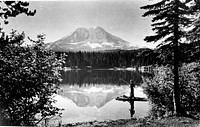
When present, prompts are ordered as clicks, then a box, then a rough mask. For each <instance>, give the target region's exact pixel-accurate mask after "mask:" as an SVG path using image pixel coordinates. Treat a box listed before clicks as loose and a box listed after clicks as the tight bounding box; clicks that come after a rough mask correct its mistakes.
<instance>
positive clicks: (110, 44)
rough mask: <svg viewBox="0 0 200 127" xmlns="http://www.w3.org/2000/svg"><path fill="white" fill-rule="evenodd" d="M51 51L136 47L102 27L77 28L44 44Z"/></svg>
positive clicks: (127, 48) (128, 48) (130, 48)
mask: <svg viewBox="0 0 200 127" xmlns="http://www.w3.org/2000/svg"><path fill="white" fill-rule="evenodd" d="M45 46H46V48H47V49H50V50H53V51H104V50H116V49H121V50H132V49H138V48H139V47H137V46H132V45H131V43H130V42H128V41H125V40H123V39H121V38H119V37H117V36H114V35H112V34H110V33H108V32H107V31H106V30H105V29H103V28H102V27H99V26H97V27H96V28H92V27H90V28H84V27H80V28H77V29H76V30H75V31H74V32H72V33H70V34H68V35H67V36H64V37H62V38H61V39H58V40H57V41H55V42H52V43H48V44H46V45H45Z"/></svg>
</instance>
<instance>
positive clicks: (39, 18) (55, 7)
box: [3, 0, 157, 48]
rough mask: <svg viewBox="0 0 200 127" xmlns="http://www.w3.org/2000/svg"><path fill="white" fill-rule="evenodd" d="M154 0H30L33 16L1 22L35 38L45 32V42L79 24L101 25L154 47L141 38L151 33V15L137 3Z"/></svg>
mask: <svg viewBox="0 0 200 127" xmlns="http://www.w3.org/2000/svg"><path fill="white" fill-rule="evenodd" d="M153 2H155V0H90V1H89V0H73V1H72V0H65V1H29V3H30V5H29V8H30V9H32V10H34V9H36V14H35V16H33V17H31V16H26V15H24V14H22V15H19V16H17V17H15V18H10V19H9V24H8V25H6V26H3V28H4V30H5V31H6V32H9V31H11V29H14V30H17V31H18V32H22V31H24V32H25V34H26V36H29V37H30V38H32V39H36V36H37V35H38V34H42V33H44V34H46V40H45V42H46V43H48V42H54V41H56V40H58V39H60V38H62V37H64V36H67V35H68V34H70V33H72V32H74V31H75V30H76V29H77V28H79V27H86V28H90V27H94V28H95V27H97V26H100V27H102V28H104V29H105V30H106V31H107V32H109V33H111V34H113V35H115V36H117V37H120V38H122V39H123V40H126V41H128V42H130V43H131V44H132V45H135V46H139V47H148V48H155V47H156V45H157V43H146V42H145V41H144V38H145V37H146V36H148V35H153V34H154V32H153V31H152V30H151V29H152V27H151V18H152V17H142V14H143V13H144V12H145V10H141V9H140V7H141V6H144V5H147V4H152V3H153Z"/></svg>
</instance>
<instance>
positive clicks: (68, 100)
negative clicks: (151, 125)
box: [55, 70, 150, 124]
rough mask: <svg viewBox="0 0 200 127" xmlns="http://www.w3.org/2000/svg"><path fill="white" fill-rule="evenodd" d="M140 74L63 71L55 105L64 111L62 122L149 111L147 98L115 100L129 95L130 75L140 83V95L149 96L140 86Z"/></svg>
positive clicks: (105, 71) (119, 116)
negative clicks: (133, 100) (124, 100)
mask: <svg viewBox="0 0 200 127" xmlns="http://www.w3.org/2000/svg"><path fill="white" fill-rule="evenodd" d="M141 75H142V74H140V73H139V72H135V71H115V70H76V71H66V72H62V76H63V83H62V85H61V91H60V92H59V94H58V95H56V96H55V99H56V100H57V102H56V106H57V107H59V108H63V109H65V110H64V111H62V123H63V124H66V123H72V122H83V121H93V120H98V121H102V120H109V119H111V120H116V119H126V118H131V115H133V117H136V118H142V117H144V116H146V115H147V113H148V110H149V108H150V105H149V103H148V102H140V101H135V102H132V103H130V102H122V101H117V100H115V98H116V97H118V96H121V95H129V93H130V89H129V85H128V84H127V83H128V82H129V81H130V79H133V80H134V83H135V84H137V85H136V87H135V89H134V92H135V96H137V97H146V95H145V94H144V93H143V92H142V88H141V87H140V82H141V79H142V78H141Z"/></svg>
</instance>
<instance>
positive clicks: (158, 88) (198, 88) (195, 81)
mask: <svg viewBox="0 0 200 127" xmlns="http://www.w3.org/2000/svg"><path fill="white" fill-rule="evenodd" d="M199 73H200V64H199V63H190V64H183V65H182V67H181V68H180V70H179V75H180V77H179V78H180V81H179V84H180V97H181V98H180V99H181V106H182V109H183V111H184V113H183V114H185V115H189V116H193V117H198V115H199V113H200V85H199V83H200V76H199ZM173 77H174V76H173V73H172V69H171V68H170V67H167V66H162V67H157V68H156V69H155V76H154V77H153V78H147V79H144V83H143V88H144V92H145V93H146V94H147V96H148V98H149V100H150V103H151V104H152V110H151V115H152V116H154V117H163V116H165V115H173V112H174V101H173Z"/></svg>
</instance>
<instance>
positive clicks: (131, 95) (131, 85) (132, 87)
mask: <svg viewBox="0 0 200 127" xmlns="http://www.w3.org/2000/svg"><path fill="white" fill-rule="evenodd" d="M134 87H135V85H134V83H133V80H132V79H131V80H130V89H131V93H130V98H133V97H134Z"/></svg>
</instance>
